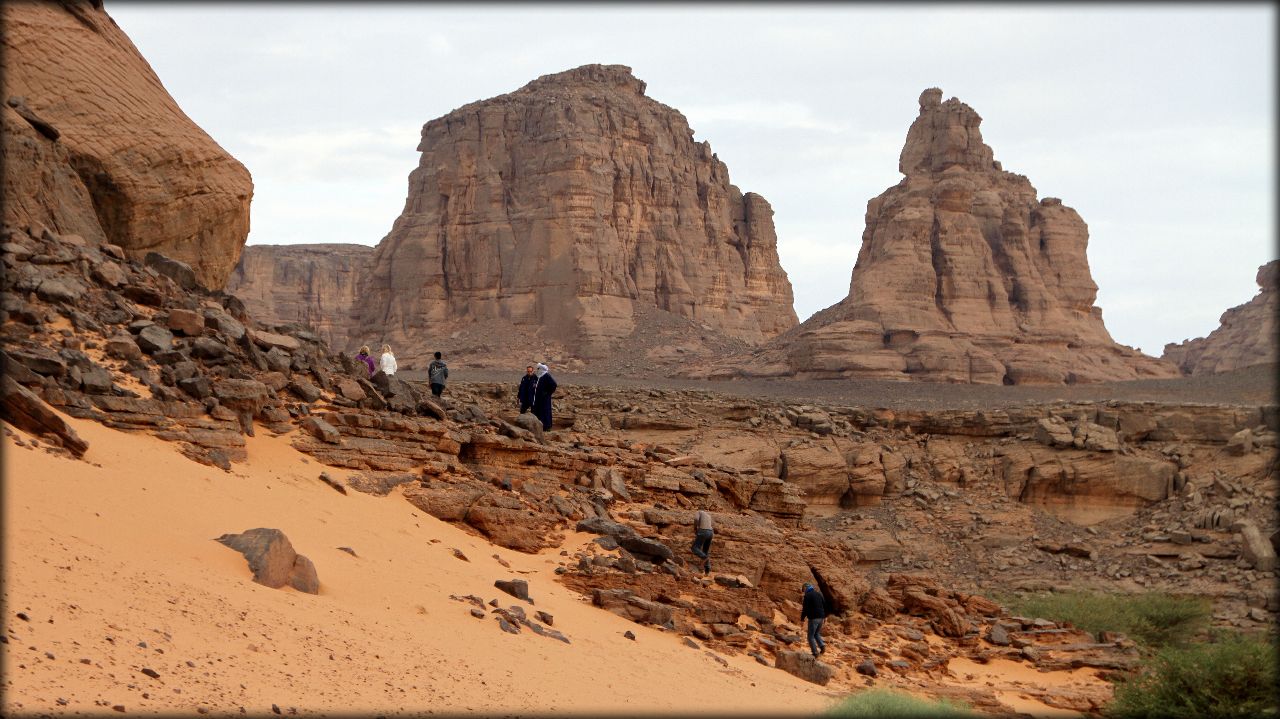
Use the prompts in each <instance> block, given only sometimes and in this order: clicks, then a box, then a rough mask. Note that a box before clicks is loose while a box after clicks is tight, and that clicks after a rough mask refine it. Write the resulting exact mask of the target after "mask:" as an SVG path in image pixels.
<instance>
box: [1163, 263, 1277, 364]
mask: <svg viewBox="0 0 1280 719" xmlns="http://www.w3.org/2000/svg"><path fill="white" fill-rule="evenodd" d="M1257 281H1258V286H1259V287H1260V288H1261V289H1260V291H1259V292H1258V294H1257V295H1256V296H1255V297H1254V298H1253V299H1251V300H1249V301H1248V302H1246V303H1244V304H1243V305H1240V306H1238V307H1232V308H1231V309H1229V310H1227V311H1226V312H1223V313H1222V319H1221V320H1220V321H1221V323H1222V324H1221V325H1220V326H1219V327H1218V329H1216V330H1214V331H1213V332H1210V333H1209V336H1208V337H1200V338H1197V339H1193V340H1187V341H1186V342H1183V343H1181V344H1173V343H1169V344H1167V345H1165V346H1164V355H1163V357H1164V359H1166V360H1169V361H1170V362H1173V363H1175V364H1177V365H1178V368H1179V369H1181V370H1182V371H1183V372H1184V373H1186V374H1213V373H1215V372H1227V371H1230V370H1233V369H1240V368H1242V367H1249V366H1251V365H1256V364H1266V363H1269V362H1276V361H1278V360H1280V350H1278V349H1277V347H1276V345H1277V343H1278V342H1280V333H1278V330H1277V325H1276V313H1277V312H1280V292H1277V285H1280V260H1272V261H1271V262H1268V263H1267V264H1265V265H1263V266H1262V267H1259V268H1258V278H1257Z"/></svg>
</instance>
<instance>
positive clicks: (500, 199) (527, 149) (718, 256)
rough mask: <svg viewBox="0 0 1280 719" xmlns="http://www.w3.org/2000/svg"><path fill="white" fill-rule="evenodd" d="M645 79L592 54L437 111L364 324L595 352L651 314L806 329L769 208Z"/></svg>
mask: <svg viewBox="0 0 1280 719" xmlns="http://www.w3.org/2000/svg"><path fill="white" fill-rule="evenodd" d="M644 90H645V83H643V82H641V81H640V80H637V79H636V78H635V77H633V76H632V74H631V71H630V69H629V68H626V67H623V66H620V65H607V66H602V65H587V66H584V67H580V68H577V69H574V70H569V71H567V72H562V73H558V74H554V75H547V76H544V77H541V78H538V79H537V80H534V81H533V82H531V83H529V84H528V85H526V86H524V87H523V88H521V89H519V90H517V91H515V92H512V93H510V94H507V95H502V96H499V97H495V98H492V99H489V100H484V101H481V102H476V103H472V104H470V105H466V106H464V107H462V108H459V109H458V110H455V111H453V112H451V113H449V114H448V115H446V116H444V117H441V118H439V119H436V120H432V121H431V122H428V123H427V124H426V126H425V127H424V128H423V130H422V142H421V143H420V144H419V146H418V149H419V151H421V153H422V158H421V161H420V163H419V165H418V168H417V169H416V170H414V171H413V172H412V173H411V174H410V176H409V195H408V200H407V201H406V202H405V207H404V211H403V212H402V213H401V215H400V217H399V218H398V219H397V220H396V221H395V224H394V225H393V227H392V229H391V232H390V233H389V234H388V235H387V236H386V238H384V239H383V240H382V242H381V243H380V244H379V245H378V247H377V251H376V253H375V254H374V260H373V268H372V271H371V274H370V278H369V285H368V293H367V297H366V298H365V299H364V300H363V302H362V305H361V307H360V313H359V317H360V323H361V326H362V327H365V328H375V327H376V328H379V329H381V330H382V331H383V332H384V335H383V336H384V338H386V339H388V340H389V341H390V342H391V343H392V344H393V345H396V346H397V347H403V348H405V349H404V351H406V352H413V351H416V352H419V353H425V352H426V351H428V349H429V348H428V346H427V344H428V343H429V342H435V341H436V340H438V339H440V338H443V337H448V336H449V335H450V334H451V333H454V332H458V331H461V328H465V327H466V326H468V325H472V324H474V323H484V322H498V323H504V324H505V325H506V326H509V327H512V328H514V329H515V331H521V330H524V331H527V332H529V333H532V334H536V335H537V336H538V337H540V338H541V339H543V340H546V341H548V342H549V343H551V345H552V346H558V347H560V348H561V351H563V352H564V353H566V354H572V355H577V356H582V357H591V356H600V355H602V354H604V353H607V352H609V351H611V350H613V349H616V348H618V346H619V344H620V341H621V340H625V339H626V338H628V337H629V336H630V335H632V333H633V332H635V331H636V330H637V329H640V326H639V325H638V323H637V317H638V316H639V315H641V314H643V313H645V312H647V311H648V310H650V309H654V308H656V309H657V310H662V311H665V312H668V313H672V314H673V315H675V316H678V317H681V318H687V319H688V320H691V321H693V322H694V323H697V324H700V325H703V326H705V327H708V328H711V329H714V330H717V331H719V332H721V333H723V334H725V335H728V336H730V337H733V338H737V339H740V340H743V341H746V342H750V343H753V344H754V343H759V342H762V341H764V340H767V339H769V338H771V337H773V336H775V335H777V334H778V333H779V332H782V331H784V330H786V329H788V328H790V327H792V326H794V325H795V324H796V316H795V312H794V310H793V309H792V295H791V285H790V283H789V282H788V280H787V276H786V273H785V272H783V270H782V267H781V265H780V263H779V261H778V253H777V242H776V237H775V235H774V228H773V219H772V215H773V211H772V209H771V208H770V207H769V203H768V202H766V201H765V200H764V198H762V197H760V196H759V195H754V194H751V193H746V194H743V193H741V192H740V191H739V190H738V188H737V187H735V186H733V185H731V184H729V173H728V170H727V168H726V167H725V165H724V163H723V162H721V161H720V160H719V159H718V158H717V157H716V156H715V155H714V154H713V153H712V152H711V148H710V145H709V144H708V143H706V142H701V143H699V142H695V141H694V139H693V131H692V130H690V129H689V125H688V122H687V121H686V120H685V118H684V116H683V115H681V114H680V113H679V112H678V111H676V110H674V109H672V108H670V107H667V106H666V105H663V104H661V103H659V102H656V101H655V100H652V99H650V98H649V97H646V96H645V94H644ZM695 326H696V325H695ZM515 361H516V362H523V361H524V359H523V358H520V359H516V360H515Z"/></svg>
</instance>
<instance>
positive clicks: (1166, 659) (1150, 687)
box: [1106, 634, 1278, 719]
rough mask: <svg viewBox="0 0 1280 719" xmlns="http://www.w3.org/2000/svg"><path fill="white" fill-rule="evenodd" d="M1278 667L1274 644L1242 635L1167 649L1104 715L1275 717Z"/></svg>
mask: <svg viewBox="0 0 1280 719" xmlns="http://www.w3.org/2000/svg"><path fill="white" fill-rule="evenodd" d="M1276 663H1277V662H1276V645H1275V644H1274V643H1273V642H1272V641H1271V640H1266V639H1250V638H1246V637H1243V636H1240V635H1239V634H1231V635H1225V636H1221V637H1219V638H1217V640H1216V641H1213V642H1209V643H1206V644H1196V645H1193V646H1189V647H1185V648H1178V647H1166V648H1165V649H1162V650H1160V651H1159V652H1158V653H1157V654H1156V655H1155V656H1154V657H1153V658H1152V660H1151V662H1150V664H1148V666H1147V667H1146V668H1145V669H1144V670H1143V671H1142V672H1141V673H1139V674H1138V675H1137V676H1135V677H1133V678H1131V679H1128V680H1126V681H1124V682H1123V683H1121V684H1119V685H1118V686H1117V687H1116V693H1115V697H1114V699H1113V700H1112V702H1111V704H1110V705H1109V706H1108V707H1107V711H1106V713H1107V715H1108V716H1114V717H1123V718H1124V719H1130V718H1132V719H1139V718H1141V717H1170V718H1171V719H1180V718H1181V717H1188V718H1190V717H1241V718H1243V717H1258V716H1262V717H1266V716H1272V717H1274V716H1277V706H1278V705H1277V700H1276V679H1277V676H1276Z"/></svg>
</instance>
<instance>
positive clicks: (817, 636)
mask: <svg viewBox="0 0 1280 719" xmlns="http://www.w3.org/2000/svg"><path fill="white" fill-rule="evenodd" d="M714 536H715V529H714V528H713V527H712V525H711V513H710V512H708V511H707V510H705V509H699V510H698V512H697V513H696V514H694V515H693V546H691V547H689V551H691V552H693V555H694V556H695V557H697V558H698V559H701V560H702V573H703V574H708V573H710V572H711V539H712V538H713V537H714ZM826 618H827V604H826V601H825V600H824V599H823V598H822V592H819V591H818V590H817V588H816V587H814V586H813V585H812V584H809V583H805V585H804V596H803V599H802V601H801V606H800V621H802V622H807V625H806V627H805V635H806V636H807V637H808V638H809V652H810V653H811V654H813V658H814V659H817V658H818V655H820V654H822V653H823V652H825V651H827V643H826V642H824V641H822V623H823V622H824V621H826Z"/></svg>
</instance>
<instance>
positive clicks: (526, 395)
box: [516, 365, 538, 414]
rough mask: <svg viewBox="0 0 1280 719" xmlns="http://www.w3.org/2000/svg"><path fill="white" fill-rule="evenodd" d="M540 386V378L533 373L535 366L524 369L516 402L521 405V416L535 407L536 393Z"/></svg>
mask: <svg viewBox="0 0 1280 719" xmlns="http://www.w3.org/2000/svg"><path fill="white" fill-rule="evenodd" d="M537 385H538V376H537V375H535V374H534V373H533V365H529V366H528V367H525V368H524V376H523V377H521V378H520V388H519V389H517V390H516V401H517V402H519V403H520V414H524V413H525V412H528V411H529V409H530V408H531V407H533V400H534V398H535V397H534V391H533V388H534V387H536V386H537Z"/></svg>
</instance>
